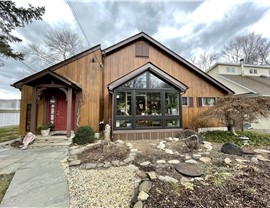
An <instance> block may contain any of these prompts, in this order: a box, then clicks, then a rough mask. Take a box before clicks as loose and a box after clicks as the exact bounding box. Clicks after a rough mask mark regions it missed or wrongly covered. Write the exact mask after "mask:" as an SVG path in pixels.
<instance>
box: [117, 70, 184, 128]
mask: <svg viewBox="0 0 270 208" xmlns="http://www.w3.org/2000/svg"><path fill="white" fill-rule="evenodd" d="M180 106H181V96H180V90H178V89H176V88H175V87H174V86H173V85H172V84H170V83H168V82H167V81H165V80H163V79H162V78H160V77H159V76H158V75H156V74H153V73H151V72H149V71H147V72H144V73H142V74H140V75H138V76H137V77H135V78H133V79H131V80H129V81H127V82H126V83H124V84H122V85H121V86H119V87H118V88H116V89H115V91H114V129H116V130H117V129H119V130H121V129H122V130H124V129H126V130H128V129H155V128H179V127H181V125H182V124H181V121H182V119H181V107H180Z"/></svg>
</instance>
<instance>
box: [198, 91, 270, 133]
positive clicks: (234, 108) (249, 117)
mask: <svg viewBox="0 0 270 208" xmlns="http://www.w3.org/2000/svg"><path fill="white" fill-rule="evenodd" d="M269 116H270V98H269V97H262V96H258V97H241V96H227V97H222V98H219V99H218V100H217V103H216V105H215V106H213V107H211V108H210V109H209V110H208V111H206V112H205V113H203V114H202V115H201V116H200V119H204V120H205V119H206V120H208V121H210V120H212V119H219V120H220V121H221V122H222V123H224V124H225V125H227V126H228V128H229V130H230V131H231V132H232V133H233V134H235V135H237V134H236V133H235V128H240V129H243V125H244V123H246V122H248V123H249V122H256V121H257V120H258V119H260V118H269Z"/></svg>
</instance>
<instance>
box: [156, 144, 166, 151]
mask: <svg viewBox="0 0 270 208" xmlns="http://www.w3.org/2000/svg"><path fill="white" fill-rule="evenodd" d="M157 148H158V149H161V150H164V149H165V144H163V143H159V145H158V146H157Z"/></svg>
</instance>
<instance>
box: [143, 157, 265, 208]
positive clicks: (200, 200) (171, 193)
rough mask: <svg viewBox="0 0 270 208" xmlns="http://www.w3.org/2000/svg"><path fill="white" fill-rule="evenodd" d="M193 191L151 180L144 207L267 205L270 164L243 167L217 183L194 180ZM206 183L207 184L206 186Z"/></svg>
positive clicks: (195, 207) (263, 163)
mask: <svg viewBox="0 0 270 208" xmlns="http://www.w3.org/2000/svg"><path fill="white" fill-rule="evenodd" d="M193 183H194V190H190V189H184V187H183V186H181V185H179V184H178V185H172V184H169V183H164V182H161V181H156V182H154V183H153V187H152V189H151V191H150V194H149V195H150V197H149V198H148V200H147V201H146V202H145V207H149V208H150V207H151V208H152V207H159V208H167V207H168V208H176V207H177V208H178V207H194V208H197V207H198V208H199V207H200V208H202V207H205V208H206V207H207V208H212V207H213V208H218V207H230V208H231V207H240V208H242V207H243V208H244V207H270V194H269V187H270V164H269V162H262V163H260V165H257V166H256V167H255V166H251V165H250V166H248V167H244V168H242V169H241V170H240V174H237V175H235V176H234V177H231V178H229V179H228V180H226V181H225V182H224V183H223V184H221V185H219V186H217V185H214V184H213V183H212V181H210V180H209V181H203V183H202V182H199V181H196V182H193ZM206 184H208V185H206Z"/></svg>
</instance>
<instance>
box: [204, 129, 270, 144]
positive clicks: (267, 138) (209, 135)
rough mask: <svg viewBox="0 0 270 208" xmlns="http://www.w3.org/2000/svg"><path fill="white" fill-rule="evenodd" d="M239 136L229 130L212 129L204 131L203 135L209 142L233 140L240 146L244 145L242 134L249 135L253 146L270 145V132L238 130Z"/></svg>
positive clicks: (232, 141)
mask: <svg viewBox="0 0 270 208" xmlns="http://www.w3.org/2000/svg"><path fill="white" fill-rule="evenodd" d="M237 134H238V135H239V136H238V137H237V136H235V135H233V134H232V133H231V132H227V131H212V132H210V131H209V132H205V133H203V137H204V139H205V140H206V141H209V142H218V143H226V142H231V143H234V144H237V145H239V146H241V145H243V141H242V140H241V139H240V138H239V137H240V136H247V137H248V138H249V144H250V145H252V146H269V145H270V134H262V133H257V132H250V131H241V132H237Z"/></svg>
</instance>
